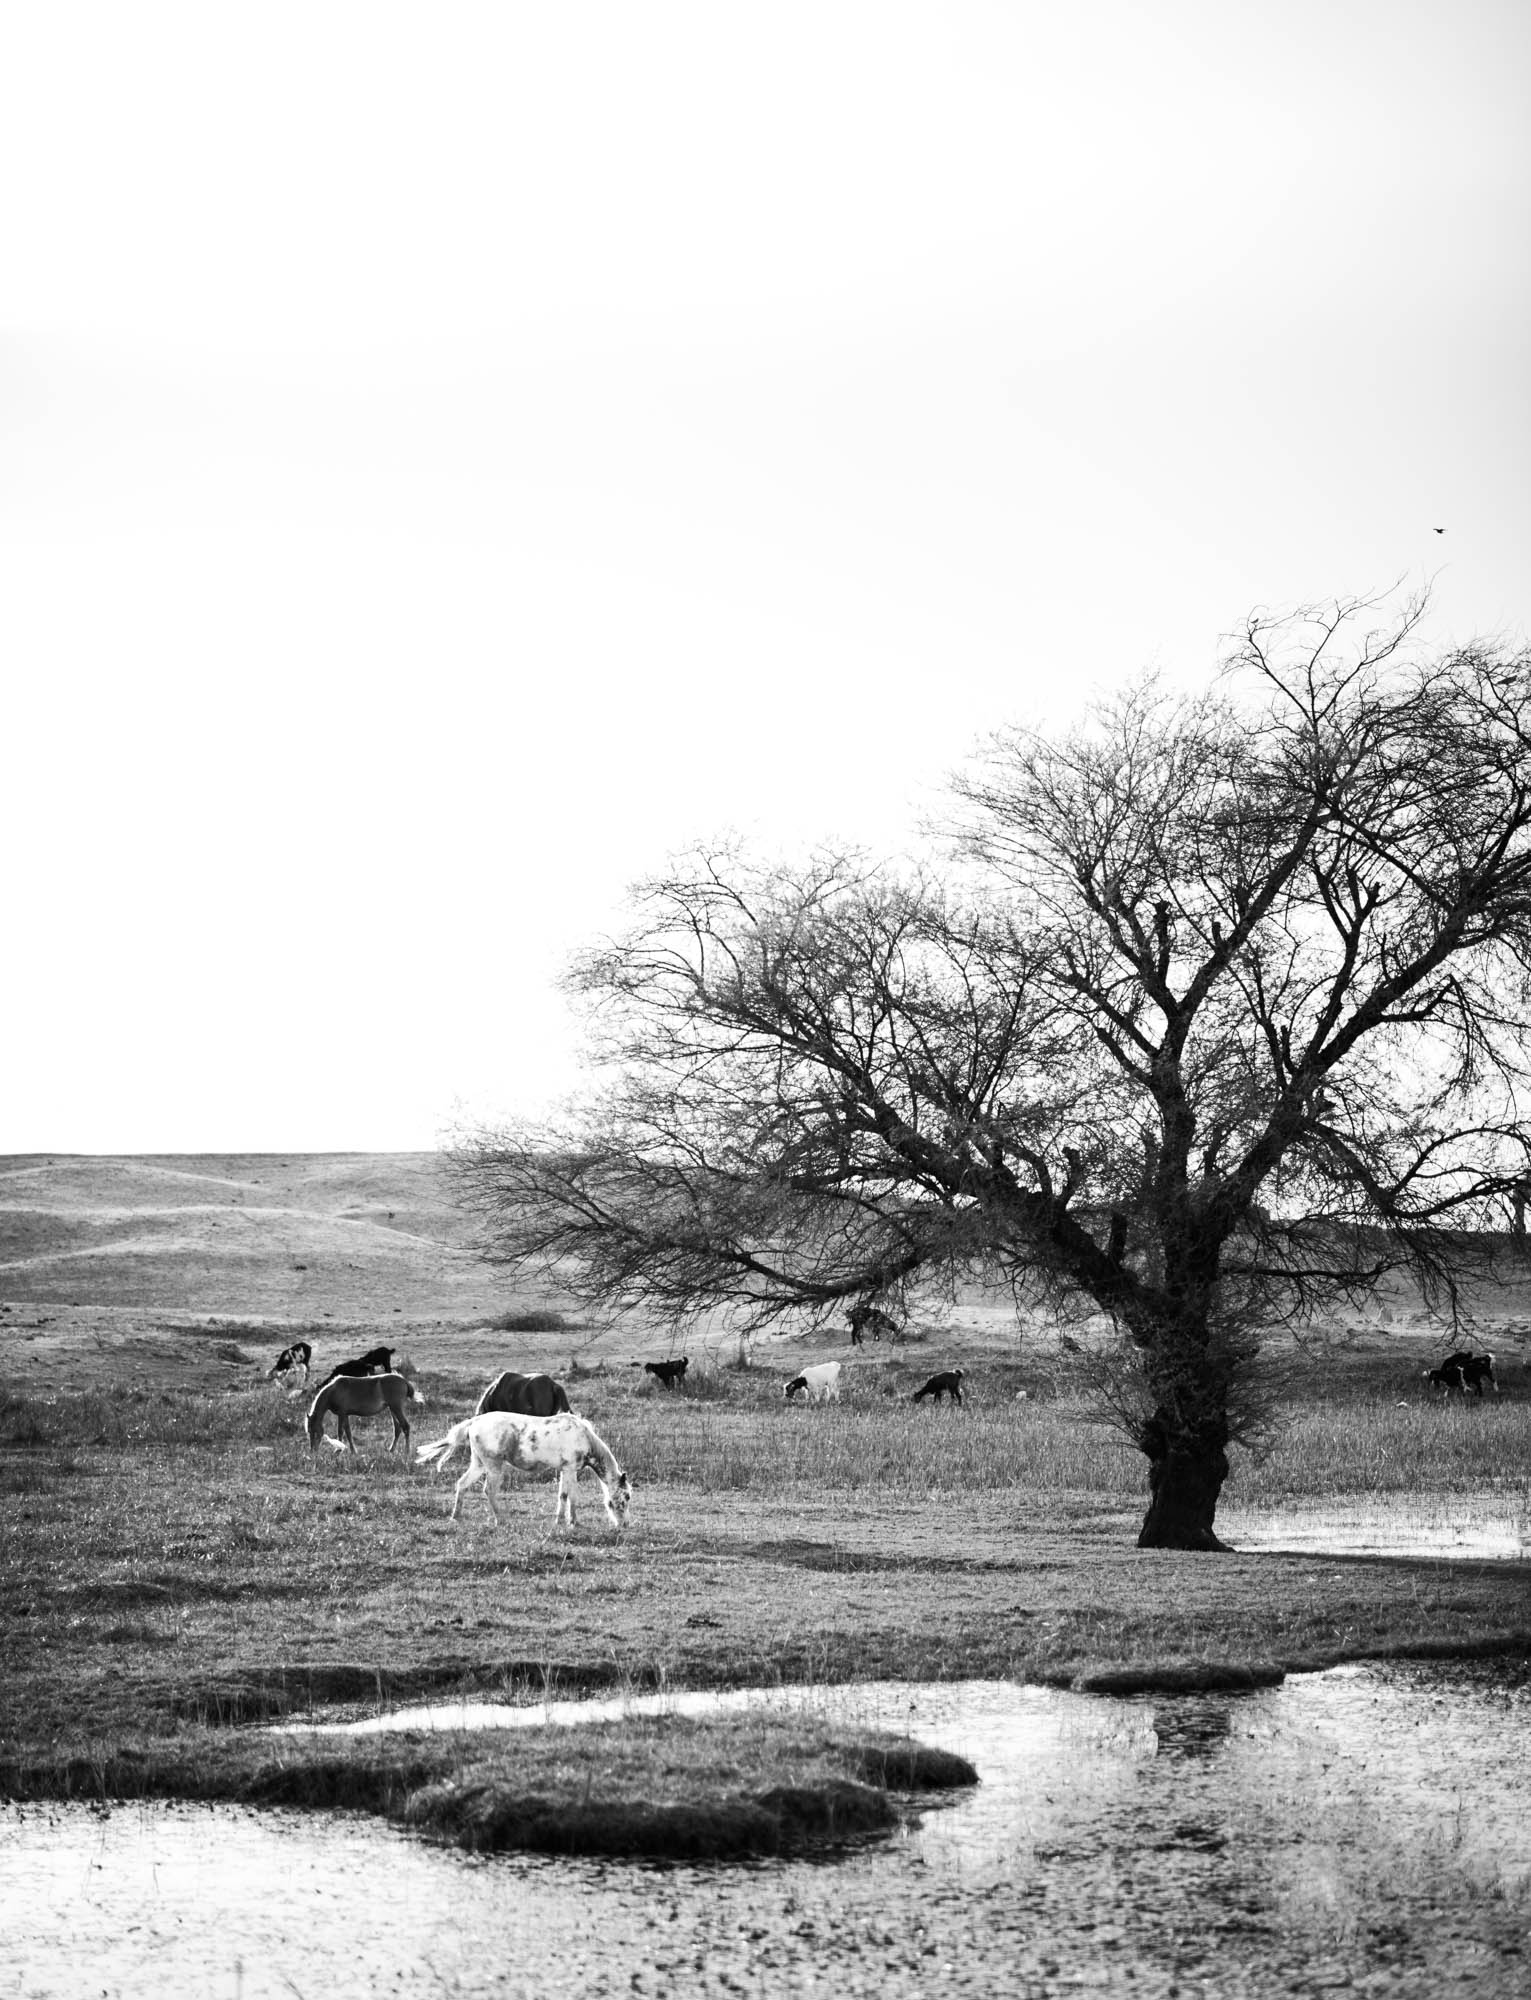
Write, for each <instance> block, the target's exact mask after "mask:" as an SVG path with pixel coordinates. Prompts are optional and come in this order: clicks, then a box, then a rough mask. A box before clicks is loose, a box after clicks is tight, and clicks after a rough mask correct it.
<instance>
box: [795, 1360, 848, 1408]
mask: <svg viewBox="0 0 1531 2000" xmlns="http://www.w3.org/2000/svg"><path fill="white" fill-rule="evenodd" d="M799 1389H803V1390H806V1391H807V1395H808V1400H809V1402H810V1403H838V1402H839V1400H840V1363H839V1362H838V1361H820V1362H817V1363H815V1365H814V1366H813V1367H812V1368H805V1369H804V1370H803V1372H802V1374H801V1375H794V1376H793V1378H792V1380H791V1381H790V1382H789V1383H788V1384H787V1386H786V1387H785V1388H784V1389H783V1390H782V1392H781V1393H782V1396H783V1398H784V1400H785V1401H787V1402H789V1403H790V1402H791V1401H792V1399H793V1397H794V1396H795V1395H796V1394H797V1392H798V1390H799Z"/></svg>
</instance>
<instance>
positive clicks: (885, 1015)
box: [455, 601, 1531, 1549]
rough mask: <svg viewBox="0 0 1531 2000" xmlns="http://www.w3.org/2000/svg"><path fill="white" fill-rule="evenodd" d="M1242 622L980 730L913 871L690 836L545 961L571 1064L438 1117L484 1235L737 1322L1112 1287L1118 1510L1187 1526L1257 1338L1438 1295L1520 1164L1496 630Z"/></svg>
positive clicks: (1357, 618)
mask: <svg viewBox="0 0 1531 2000" xmlns="http://www.w3.org/2000/svg"><path fill="white" fill-rule="evenodd" d="M1375 608H1376V607H1375V606H1374V605H1373V604H1370V603H1367V602H1358V601H1353V602H1348V603H1342V604H1339V605H1336V606H1335V607H1333V608H1332V609H1331V610H1329V611H1328V612H1327V613H1315V612H1308V613H1302V614H1298V615H1297V616H1296V617H1294V618H1289V619H1284V620H1272V619H1268V618H1266V617H1264V616H1256V617H1254V618H1252V619H1251V620H1250V621H1249V622H1248V624H1247V626H1246V628H1245V629H1244V631H1243V632H1242V633H1241V634H1240V635H1239V638H1238V640H1237V642H1236V644H1235V646H1234V648H1233V651H1232V654H1231V656H1230V659H1229V662H1228V665H1227V669H1226V672H1225V674H1224V676H1223V677H1222V678H1221V679H1220V680H1219V682H1218V683H1217V684H1216V685H1215V686H1214V687H1213V688H1212V689H1211V690H1210V691H1208V692H1206V693H1204V694H1202V695H1200V696H1196V697H1192V698H1178V697H1172V696H1170V695H1168V694H1165V693H1163V692H1161V691H1160V690H1159V689H1158V688H1156V687H1155V686H1154V685H1153V684H1152V683H1147V684H1142V685H1139V686H1137V687H1135V688H1133V689H1132V690H1130V691H1129V692H1128V693H1126V694H1125V695H1123V696H1121V697H1119V698H1117V699H1114V700H1112V701H1109V702H1106V703H1105V704H1103V705H1101V706H1100V707H1098V708H1097V709H1096V710H1095V711H1094V712H1093V714H1092V715H1091V716H1090V718H1089V720H1088V721H1087V723H1086V725H1085V726H1084V727H1082V728H1080V729H1079V730H1077V731H1073V732H1070V733H1066V734H1061V735H1047V734H1043V733H1040V732H1036V731H1031V730H1022V729H1017V730H1011V731H1008V732H1005V733H1003V734H1001V735H999V736H996V737H995V738H994V739H993V741H992V742H991V743H990V744H989V745H988V747H987V750H986V752H985V753H984V754H983V756H982V758H981V759H980V760H979V762H978V763H977V764H976V765H975V767H974V769H973V770H972V771H971V772H970V773H969V774H968V775H966V776H965V777H963V778H962V779H961V780H960V781H959V782H958V784H957V786H956V793H957V798H958V801H959V808H958V817H957V822H956V824H955V826H954V828H953V829H952V832H953V837H954V847H953V856H952V861H951V865H950V866H949V867H948V868H946V869H944V870H942V871H941V873H940V874H939V875H937V874H931V875H928V876H919V875H911V874H909V873H907V872H904V873H899V872H897V871H892V870H886V869H879V868H874V867H871V866H869V865H867V864H865V863H864V862H861V861H859V860H858V859H856V858H854V857H849V856H843V855H840V856H821V857H819V858H817V859H816V860H814V861H813V862H812V863H810V864H809V865H807V866H805V867H802V868H799V869H795V870H788V869H781V868H765V867H761V866H758V865H756V864H754V863H752V862H751V861H750V860H749V859H748V858H747V857H746V856H744V855H743V854H741V853H738V852H736V851H731V850H729V851H722V852H714V853H710V854H706V855H703V856H701V857H699V858H697V859H696V860H695V861H694V863H693V864H692V865H690V866H688V867H682V868H675V869H672V870H671V871H670V872H669V873H667V874H666V875H664V876H663V877H661V878H659V879H657V880H655V881H653V882H650V883H649V884H648V885H647V886H646V887H645V888H644V889H643V890H642V891H641V892H640V896H639V905H638V908H639V914H638V918H637V921H636V923H635V926H634V928H633V929H632V931H631V932H630V933H629V934H628V935H627V936H625V937H623V938H622V939H621V940H620V941H618V942H615V943H613V944H610V945H608V946H606V947H604V948H602V949H598V950H595V951H592V952H590V953H589V954H588V955H587V956H586V957H585V958H584V959H583V961H582V962H581V963H580V965H579V966H578V968H577V970H576V972H575V975H574V984H575V985H576V987H577V988H579V989H580V990H581V991H583V992H584V993H585V994H586V995H588V996H590V998H591V999H592V1001H593V1002H594V1005H595V1023H596V1029H597V1059H598V1061H599V1062H600V1063H601V1064H603V1065H604V1066H605V1071H606V1076H605V1088H604V1090H603V1091H602V1093H601V1094H600V1096H599V1098H598V1100H597V1102H596V1104H595V1106H594V1108H593V1109H591V1110H590V1111H589V1112H587V1113H586V1114H585V1115H584V1116H583V1117H581V1118H580V1119H578V1120H576V1121H574V1123H573V1124H572V1125H571V1126H570V1128H569V1129H566V1130H563V1131H559V1132H555V1131H547V1130H542V1131H537V1132H527V1133H521V1134H508V1133H503V1132H501V1133H493V1134H484V1135H481V1136H480V1138H479V1139H478V1140H476V1141H474V1142H473V1143H471V1144H469V1145H466V1146H464V1147H462V1148H460V1149H459V1151H458V1154H457V1156H456V1161H455V1169H456V1172H457V1175H458V1177H459V1183H460V1187H461V1190H462V1192H463V1194H464V1196H465V1197H466V1198H467V1199H468V1200H469V1201H470V1202H471V1203H472V1204H473V1205H475V1206H476V1207H477V1208H478V1210H479V1211H480V1213H481V1214H482V1215H483V1216H484V1218H485V1219H486V1221H487V1222H488V1224H489V1226H490V1237H491V1240H492V1242H493V1245H494V1247H495V1250H496V1251H497V1253H498V1254H499V1255H501V1256H504V1257H506V1258H508V1259H511V1260H513V1261H518V1262H524V1261H538V1260H541V1261H544V1262H552V1263H556V1264H557V1266H558V1268H559V1271H560V1275H561V1277H562V1280H563V1281H564V1282H565V1283H568V1284H570V1285H572V1286H573V1287H574V1288H575V1289H576V1290H577V1291H581V1292H583V1293H584V1294H585V1295H587V1296H588V1297H590V1298H592V1299H597V1300H601V1301H604V1302H607V1303H617V1302H622V1303H632V1302H636V1301H646V1302H648V1303H651V1304H655V1305H658V1306H660V1307H662V1308H666V1309H669V1310H671V1311H674V1312H676V1313H681V1314H684V1313H686V1312H690V1311H695V1310H699V1309H701V1308H703V1307H706V1306H715V1305H718V1304H720V1303H724V1302H732V1303H733V1304H734V1305H735V1306H736V1307H738V1308H739V1309H740V1310H741V1311H742V1312H743V1313H744V1314H745V1315H746V1316H747V1318H749V1319H750V1320H751V1321H752V1322H753V1323H755V1324H765V1323H769V1322H771V1321H772V1320H774V1319H776V1318H778V1317H779V1316H780V1315H782V1314H784V1313H789V1312H802V1311H804V1310H805V1309H806V1310H808V1311H814V1310H818V1311H821V1312H823V1311H828V1310H829V1309H830V1308H832V1307H833V1306H834V1305H835V1304H836V1303H837V1302H840V1301H843V1300H846V1299H848V1298H851V1297H853V1296H856V1297H860V1296H866V1295H870V1294H874V1293H879V1294H880V1293H890V1292H891V1293H896V1292H897V1291H898V1290H899V1289H900V1288H901V1287H902V1286H903V1285H904V1284H905V1283H906V1282H907V1281H908V1280H910V1279H911V1278H912V1277H913V1276H914V1275H915V1274H916V1273H919V1274H921V1276H922V1279H928V1278H930V1277H931V1276H933V1275H940V1274H947V1275H950V1274H953V1273H960V1272H965V1271H970V1270H973V1269H975V1268H982V1269H984V1270H986V1271H987V1272H989V1273H990V1274H991V1275H998V1276H1001V1277H1003V1278H1006V1279H1008V1280H1009V1281H1010V1282H1011V1283H1012V1284H1014V1285H1015V1286H1016V1287H1017V1288H1018V1289H1019V1288H1020V1287H1022V1286H1026V1287H1030V1288H1035V1287H1038V1286H1040V1287H1042V1288H1044V1289H1048V1290H1051V1291H1053V1292H1054V1293H1056V1294H1057V1295H1059V1296H1071V1297H1074V1298H1077V1299H1080V1300H1083V1301H1084V1302H1085V1303H1086V1304H1087V1305H1089V1306H1091V1307H1093V1308H1094V1309H1097V1310H1099V1311H1101V1312H1103V1313H1105V1314H1108V1315H1109V1316H1110V1317H1111V1318H1112V1319H1113V1320H1114V1321H1115V1322H1116V1324H1117V1325H1118V1327H1119V1328H1120V1329H1121V1330H1122V1331H1123V1333H1124V1334H1125V1336H1126V1339H1127V1341H1128V1343H1129V1344H1130V1350H1131V1352H1132V1353H1133V1354H1134V1355H1135V1356H1136V1367H1137V1382H1138V1388H1137V1391H1136V1393H1135V1395H1133V1396H1127V1397H1123V1398H1120V1399H1119V1403H1118V1407H1119V1414H1120V1415H1121V1417H1122V1420H1123V1421H1124V1422H1125V1423H1127V1424H1128V1426H1129V1428H1130V1429H1131V1431H1132V1434H1133V1435H1134V1437H1135V1438H1136V1441H1137V1443H1138V1444H1139V1446H1140V1447H1141V1449H1142V1450H1143V1452H1144V1454H1145V1455H1146V1457H1147V1459H1148V1465H1149V1492H1150V1500H1149V1507H1148V1512H1147V1517H1146V1519H1145V1522H1144V1525H1143V1530H1142V1533H1141V1536H1140V1538H1139V1539H1140V1542H1141V1544H1142V1545H1144V1546H1148V1547H1173V1548H1192V1549H1213V1548H1218V1547H1221V1546H1222V1544H1221V1543H1220V1542H1219V1540H1218V1537H1217V1535H1216V1533H1215V1529H1214V1518H1215V1511H1216V1506H1217V1501H1218V1496H1219V1493H1220V1491H1221V1488H1222V1485H1223V1481H1224V1479H1225V1478H1226V1476H1227V1472H1228V1457H1227V1449H1228V1446H1229V1445H1230V1443H1232V1442H1235V1441H1237V1439H1238V1438H1239V1437H1240V1436H1241V1435H1242V1434H1243V1432H1244V1430H1245V1429H1246V1427H1247V1425H1248V1423H1249V1421H1250V1420H1251V1412H1252V1411H1253V1410H1254V1408H1255V1404H1254V1402H1252V1401H1251V1367H1252V1363H1253V1359H1254V1356H1255V1354H1256V1352H1257V1351H1258V1348H1259V1343H1260V1335H1261V1332H1262V1330H1263V1329H1264V1328H1266V1327H1267V1326H1269V1325H1270V1323H1271V1322H1272V1320H1273V1319H1274V1318H1276V1317H1278V1316H1291V1315H1300V1314H1303V1313H1306V1312H1309V1311H1311V1310H1312V1309H1313V1308H1314V1307H1315V1305H1317V1304H1319V1303H1322V1302H1323V1301H1324V1300H1326V1299H1332V1298H1334V1297H1335V1296H1336V1295H1341V1296H1343V1295H1344V1294H1346V1293H1347V1292H1350V1293H1355V1292H1360V1291H1364V1290H1365V1289H1366V1288H1367V1287H1368V1286H1370V1285H1372V1284H1374V1283H1375V1281H1376V1279H1377V1278H1378V1277H1379V1276H1380V1275H1381V1273H1382V1272H1383V1271H1384V1270H1385V1269H1387V1268H1389V1267H1390V1266H1395V1265H1397V1264H1399V1263H1405V1264H1407V1265H1408V1266H1410V1267H1411V1268H1412V1269H1413V1270H1414V1271H1415V1272H1416V1274H1417V1275H1418V1276H1419V1277H1420V1279H1421V1280H1422V1282H1423V1283H1424V1284H1425V1286H1426V1288H1427V1290H1429V1291H1431V1293H1432V1294H1433V1295H1437V1294H1440V1293H1442V1292H1443V1293H1444V1295H1445V1296H1446V1297H1447V1299H1448V1300H1451V1299H1454V1296H1455V1294H1454V1286H1455V1283H1456V1281H1457V1277H1458V1275H1459V1273H1460V1271H1461V1269H1462V1267H1463V1262H1464V1259H1466V1258H1467V1257H1469V1255H1470V1254H1471V1251H1472V1247H1473V1244H1474V1242H1475V1240H1476V1239H1475V1237H1474V1234H1473V1232H1475V1231H1481V1230H1484V1229H1491V1228H1495V1227H1498V1228H1503V1226H1504V1225H1505V1223H1506V1222H1507V1221H1508V1220H1509V1217H1510V1215H1511V1213H1512V1210H1513V1204H1514V1202H1515V1200H1516V1198H1517V1194H1518V1192H1519V1191H1520V1190H1521V1188H1522V1187H1523V1184H1524V1182H1525V1179H1526V1175H1527V1167H1528V1152H1531V1146H1528V1138H1531V1133H1528V1128H1527V1126H1526V1123H1525V1121H1524V1118H1523V1115H1522V1114H1523V1109H1524V1105H1525V1098H1524V1082H1525V1072H1524V1065H1523V1047H1524V1040H1525V1035H1526V1031H1527V1024H1528V1015H1531V735H1528V722H1527V718H1528V716H1531V657H1528V656H1527V655H1524V654H1521V655H1518V656H1513V657H1512V656H1507V655H1506V654H1504V653H1503V652H1500V651H1494V650H1486V649H1473V650H1467V651H1458V652H1453V653H1450V654H1449V655H1447V656H1446V657H1444V658H1436V659H1422V658H1419V657H1413V656H1412V655H1411V647H1412V643H1413V641H1414V638H1415V631H1416V626H1417V623H1418V617H1419V607H1418V606H1417V605H1416V606H1410V607H1408V608H1407V609H1406V610H1405V612H1404V613H1403V615H1402V616H1401V617H1395V618H1394V619H1393V620H1392V622H1391V623H1390V624H1389V625H1388V626H1387V627H1386V628H1385V629H1382V630H1370V629H1368V620H1369V618H1370V617H1371V616H1372V614H1373V613H1374V611H1375Z"/></svg>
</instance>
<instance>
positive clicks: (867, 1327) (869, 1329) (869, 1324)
mask: <svg viewBox="0 0 1531 2000" xmlns="http://www.w3.org/2000/svg"><path fill="white" fill-rule="evenodd" d="M845 1317H846V1318H847V1319H848V1320H849V1321H850V1323H851V1346H852V1347H859V1346H860V1345H861V1343H862V1341H863V1340H864V1339H865V1338H866V1336H867V1335H868V1334H871V1336H872V1338H873V1339H874V1340H881V1339H882V1337H883V1335H884V1334H885V1333H886V1334H888V1335H890V1336H891V1335H893V1334H895V1333H897V1332H898V1321H897V1320H896V1319H894V1317H893V1315H892V1314H891V1313H885V1312H884V1311H883V1310H882V1308H881V1306H874V1305H871V1304H869V1303H868V1302H867V1301H866V1300H865V1299H863V1300H862V1302H861V1304H860V1305H855V1306H852V1307H851V1309H850V1311H849V1312H848V1313H847V1314H846V1315H845Z"/></svg>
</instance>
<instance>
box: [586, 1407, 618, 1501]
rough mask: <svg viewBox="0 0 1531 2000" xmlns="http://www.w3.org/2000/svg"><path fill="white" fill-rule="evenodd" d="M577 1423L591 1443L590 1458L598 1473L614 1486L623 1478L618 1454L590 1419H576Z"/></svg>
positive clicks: (608, 1483)
mask: <svg viewBox="0 0 1531 2000" xmlns="http://www.w3.org/2000/svg"><path fill="white" fill-rule="evenodd" d="M575 1422H576V1423H577V1424H578V1425H579V1427H580V1429H581V1430H582V1431H583V1432H584V1433H585V1436H586V1438H587V1439H588V1440H589V1442H590V1456H591V1457H592V1458H593V1459H594V1460H595V1463H596V1469H597V1471H598V1472H599V1473H600V1475H601V1477H602V1479H604V1480H605V1481H606V1483H607V1485H608V1486H610V1485H613V1484H614V1483H615V1482H616V1481H617V1480H619V1479H620V1478H621V1477H622V1468H621V1466H620V1465H618V1463H617V1458H616V1453H615V1452H614V1451H613V1450H612V1448H611V1446H610V1445H609V1444H608V1443H607V1442H606V1440H605V1438H603V1437H602V1436H601V1434H600V1432H599V1431H598V1430H597V1429H596V1427H595V1425H594V1424H593V1423H591V1421H590V1419H589V1418H588V1417H576V1418H575Z"/></svg>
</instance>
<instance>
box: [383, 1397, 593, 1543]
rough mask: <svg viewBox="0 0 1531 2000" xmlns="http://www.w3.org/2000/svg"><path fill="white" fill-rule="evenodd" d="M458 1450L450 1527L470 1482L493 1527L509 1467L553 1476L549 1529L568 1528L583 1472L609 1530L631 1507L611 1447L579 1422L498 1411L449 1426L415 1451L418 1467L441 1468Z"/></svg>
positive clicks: (569, 1416) (572, 1418)
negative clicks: (477, 1485) (592, 1480)
mask: <svg viewBox="0 0 1531 2000" xmlns="http://www.w3.org/2000/svg"><path fill="white" fill-rule="evenodd" d="M464 1445H467V1446H468V1448H469V1450H470V1453H471V1457H470V1459H469V1461H468V1469H467V1471H466V1472H465V1473H464V1474H463V1476H462V1478H461V1479H459V1480H458V1482H457V1491H456V1492H455V1493H454V1494H453V1495H452V1519H453V1520H454V1521H455V1520H456V1519H457V1509H458V1506H459V1505H460V1503H461V1501H462V1496H463V1494H464V1493H465V1492H466V1491H467V1489H468V1488H469V1487H470V1486H471V1485H472V1484H473V1482H474V1481H475V1480H482V1481H483V1486H484V1504H485V1505H486V1506H487V1507H488V1509H489V1514H490V1518H491V1520H493V1521H494V1522H495V1523H496V1524H498V1522H499V1518H500V1514H499V1509H498V1508H497V1507H496V1506H495V1504H494V1498H495V1495H496V1494H497V1493H498V1492H499V1491H500V1489H501V1487H502V1486H503V1485H504V1484H505V1475H506V1473H507V1472H509V1471H510V1469H511V1467H512V1466H514V1467H515V1468H516V1469H517V1470H518V1471H521V1472H532V1471H535V1470H538V1469H539V1468H540V1469H542V1470H545V1471H548V1472H556V1473H557V1474H558V1505H557V1507H556V1508H555V1509H554V1513H553V1520H554V1523H555V1525H556V1524H557V1523H559V1522H563V1521H567V1523H568V1525H569V1526H570V1527H571V1528H572V1527H573V1526H574V1497H575V1488H576V1486H577V1484H578V1482H579V1476H580V1474H581V1473H582V1472H583V1471H585V1469H586V1468H587V1467H588V1468H589V1470H590V1471H592V1472H593V1473H594V1474H595V1476H596V1479H597V1480H598V1481H599V1482H600V1488H601V1497H602V1499H603V1500H604V1501H605V1503H606V1518H607V1520H608V1521H610V1523H611V1525H612V1526H613V1527H614V1528H618V1529H620V1528H625V1527H626V1526H627V1515H628V1510H629V1508H630V1507H631V1506H632V1501H633V1490H632V1487H631V1486H630V1485H629V1484H628V1479H627V1474H626V1473H625V1472H624V1471H623V1470H622V1468H621V1466H620V1465H618V1463H617V1461H616V1459H615V1457H614V1456H613V1455H612V1451H611V1447H610V1446H609V1445H608V1444H607V1443H606V1441H605V1440H604V1439H603V1438H602V1437H600V1436H599V1435H598V1433H597V1431H596V1428H595V1425H594V1424H591V1423H587V1422H586V1421H585V1419H584V1418H583V1417H576V1416H574V1415H573V1414H572V1413H571V1414H566V1415H564V1416H560V1417H517V1416H512V1415H510V1414H509V1413H508V1412H507V1411H503V1410H496V1411H494V1412H492V1413H491V1414H490V1415H488V1416H483V1417H469V1418H468V1419H467V1420H466V1421H465V1422H464V1423H460V1424H453V1426H452V1428H451V1429H450V1430H449V1431H448V1432H447V1434H446V1436H445V1437H443V1438H437V1439H436V1441H435V1442H434V1444H423V1445H421V1447H420V1451H419V1459H420V1463H421V1464H422V1465H434V1466H437V1467H440V1466H443V1465H445V1464H446V1463H447V1461H448V1459H450V1458H451V1457H452V1455H453V1453H454V1452H457V1451H460V1450H461V1449H462V1447H463V1446H464Z"/></svg>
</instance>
